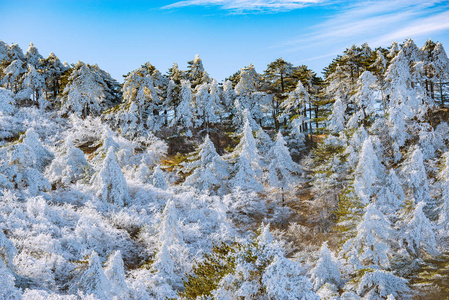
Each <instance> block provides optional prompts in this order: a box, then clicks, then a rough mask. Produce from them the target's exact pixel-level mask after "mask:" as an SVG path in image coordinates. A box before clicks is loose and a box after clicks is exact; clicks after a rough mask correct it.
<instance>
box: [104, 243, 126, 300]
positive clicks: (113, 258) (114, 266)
mask: <svg viewBox="0 0 449 300" xmlns="http://www.w3.org/2000/svg"><path fill="white" fill-rule="evenodd" d="M104 273H105V275H106V277H107V278H108V280H109V282H110V286H111V294H112V295H114V296H117V297H119V298H120V299H121V298H126V297H127V296H128V286H127V284H126V281H125V267H124V265H123V259H122V255H121V252H120V250H117V251H115V252H113V253H112V254H111V255H110V256H109V259H108V261H107V262H106V266H105V268H104Z"/></svg>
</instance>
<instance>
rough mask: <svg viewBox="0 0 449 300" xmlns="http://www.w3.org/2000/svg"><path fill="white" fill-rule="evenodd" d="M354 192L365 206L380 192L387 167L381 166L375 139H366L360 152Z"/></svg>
mask: <svg viewBox="0 0 449 300" xmlns="http://www.w3.org/2000/svg"><path fill="white" fill-rule="evenodd" d="M354 173H355V179H354V190H355V193H356V194H357V196H358V197H359V199H360V200H361V201H362V203H364V204H368V203H369V202H370V200H371V197H372V196H373V195H374V194H375V193H377V192H378V191H379V188H380V184H381V183H382V180H383V178H384V177H385V167H384V166H383V165H382V164H381V162H380V160H379V158H378V157H377V154H376V152H375V151H374V147H373V137H369V138H367V139H365V141H364V142H363V145H362V149H361V151H360V156H359V162H358V164H357V167H356V169H355V171H354Z"/></svg>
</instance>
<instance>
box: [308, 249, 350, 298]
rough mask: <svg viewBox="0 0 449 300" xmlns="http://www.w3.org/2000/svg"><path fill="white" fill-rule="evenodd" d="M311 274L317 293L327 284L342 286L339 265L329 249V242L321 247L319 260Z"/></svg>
mask: <svg viewBox="0 0 449 300" xmlns="http://www.w3.org/2000/svg"><path fill="white" fill-rule="evenodd" d="M309 274H310V280H311V282H312V284H313V289H314V290H315V291H318V290H319V289H320V288H321V287H322V286H323V285H324V284H325V283H329V284H332V285H335V286H336V287H338V286H339V285H340V284H341V282H342V280H341V277H340V270H339V264H338V262H337V260H336V259H335V258H334V257H333V255H332V253H331V252H330V250H329V248H328V247H327V242H324V243H323V245H322V246H321V249H320V253H319V255H318V260H317V262H316V263H315V266H314V267H313V268H312V269H311V270H310V271H309Z"/></svg>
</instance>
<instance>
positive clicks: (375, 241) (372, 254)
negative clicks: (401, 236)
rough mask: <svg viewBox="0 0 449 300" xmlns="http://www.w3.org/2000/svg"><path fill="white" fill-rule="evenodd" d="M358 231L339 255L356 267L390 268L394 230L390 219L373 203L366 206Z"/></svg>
mask: <svg viewBox="0 0 449 300" xmlns="http://www.w3.org/2000/svg"><path fill="white" fill-rule="evenodd" d="M356 232H357V235H356V236H355V237H353V238H351V239H349V240H348V241H346V242H345V244H344V245H343V247H342V249H341V251H340V253H339V255H340V256H341V257H343V258H346V259H347V261H348V263H349V264H350V265H352V267H354V268H356V269H358V268H362V266H367V267H370V266H372V265H375V266H376V265H377V266H380V267H382V268H388V267H389V266H390V255H391V248H390V245H391V244H392V240H393V231H392V227H391V224H390V221H388V220H387V218H386V217H385V215H384V214H383V213H382V212H381V211H379V210H378V209H377V208H376V206H375V204H373V203H371V204H369V205H368V206H367V207H366V212H365V215H364V216H363V219H362V221H361V222H360V223H359V225H358V226H357V230H356Z"/></svg>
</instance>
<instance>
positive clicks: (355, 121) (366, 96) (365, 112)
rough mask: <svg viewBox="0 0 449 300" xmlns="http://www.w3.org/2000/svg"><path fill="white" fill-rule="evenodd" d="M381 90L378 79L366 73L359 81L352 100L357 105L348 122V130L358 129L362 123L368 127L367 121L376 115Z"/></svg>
mask: <svg viewBox="0 0 449 300" xmlns="http://www.w3.org/2000/svg"><path fill="white" fill-rule="evenodd" d="M378 93H379V88H378V82H377V79H376V77H375V76H374V75H373V74H372V73H371V72H369V71H365V72H363V73H362V75H360V77H359V79H358V80H357V84H356V88H355V93H354V95H352V96H351V98H350V100H351V101H352V102H353V103H354V105H355V112H354V114H353V115H352V117H351V118H350V119H349V120H348V124H347V127H348V128H357V127H359V125H360V123H363V124H364V125H365V126H366V125H367V119H368V118H369V117H370V116H371V115H372V114H373V113H375V110H376V102H377V101H376V100H377V97H378Z"/></svg>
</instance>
